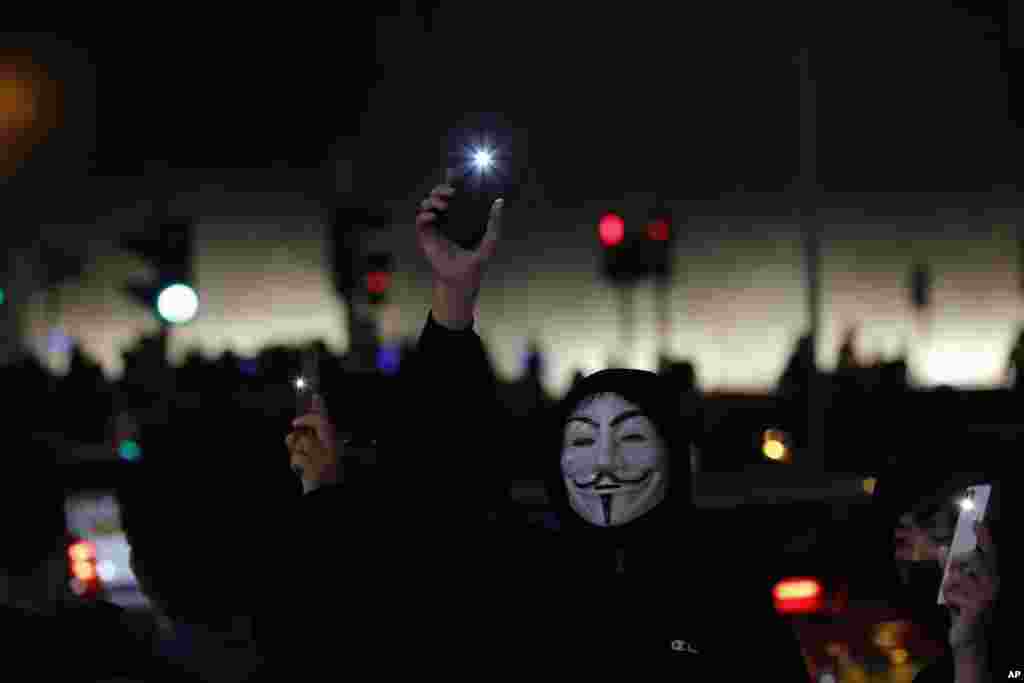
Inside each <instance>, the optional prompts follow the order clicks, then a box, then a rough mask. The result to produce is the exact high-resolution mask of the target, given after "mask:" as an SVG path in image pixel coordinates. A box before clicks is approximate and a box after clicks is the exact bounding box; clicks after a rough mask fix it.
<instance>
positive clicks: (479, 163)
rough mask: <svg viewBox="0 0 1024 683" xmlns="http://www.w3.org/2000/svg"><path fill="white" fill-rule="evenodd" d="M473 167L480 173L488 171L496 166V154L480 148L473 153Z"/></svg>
mask: <svg viewBox="0 0 1024 683" xmlns="http://www.w3.org/2000/svg"><path fill="white" fill-rule="evenodd" d="M473 165H474V166H475V167H476V168H477V170H479V171H486V170H488V169H490V168H491V166H493V165H494V154H493V153H492V152H491V151H490V150H489V149H486V148H480V149H477V150H475V151H474V152H473Z"/></svg>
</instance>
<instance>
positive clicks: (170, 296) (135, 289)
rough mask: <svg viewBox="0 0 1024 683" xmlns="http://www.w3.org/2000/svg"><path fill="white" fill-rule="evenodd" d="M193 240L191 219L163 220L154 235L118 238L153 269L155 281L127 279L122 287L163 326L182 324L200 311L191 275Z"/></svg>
mask: <svg viewBox="0 0 1024 683" xmlns="http://www.w3.org/2000/svg"><path fill="white" fill-rule="evenodd" d="M194 239H195V227H194V226H193V224H192V223H191V222H189V221H183V220H171V221H166V222H164V223H162V224H161V225H160V228H159V231H158V233H157V234H156V235H154V236H141V237H139V236H133V237H128V238H124V239H122V240H121V244H122V246H124V247H125V248H127V249H129V250H131V251H134V252H135V253H137V254H139V255H140V256H142V257H143V258H144V259H145V260H146V261H147V262H148V263H149V264H150V265H151V266H153V268H154V269H155V270H156V278H155V279H154V280H150V281H146V282H129V283H128V284H127V285H126V286H125V289H126V290H127V291H128V293H129V294H131V295H132V296H133V297H134V298H135V299H136V300H137V301H139V302H140V303H142V304H143V305H144V306H147V307H149V308H150V310H152V311H153V313H154V314H155V315H156V316H157V318H159V319H160V321H161V322H162V323H164V324H165V325H184V324H186V323H189V322H191V321H192V320H193V319H195V317H196V315H197V314H198V312H199V295H198V293H197V291H196V289H195V287H194V286H193V277H192V246H193V242H194Z"/></svg>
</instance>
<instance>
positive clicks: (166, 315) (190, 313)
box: [156, 284, 199, 325]
mask: <svg viewBox="0 0 1024 683" xmlns="http://www.w3.org/2000/svg"><path fill="white" fill-rule="evenodd" d="M156 310H157V313H159V314H160V317H161V318H163V319H164V320H166V321H167V322H169V323H171V324H172V325H181V324H184V323H187V322H189V321H191V320H192V319H193V318H195V317H196V313H197V312H198V311H199V296H198V295H197V294H196V292H195V290H194V289H192V288H191V287H189V286H188V285H183V284H175V285H171V286H170V287H167V288H166V289H164V290H163V291H162V292H160V296H159V297H157V300H156Z"/></svg>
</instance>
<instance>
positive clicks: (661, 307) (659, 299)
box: [654, 277, 672, 361]
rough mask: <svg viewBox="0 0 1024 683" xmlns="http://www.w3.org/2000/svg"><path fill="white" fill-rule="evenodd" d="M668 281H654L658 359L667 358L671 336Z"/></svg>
mask: <svg viewBox="0 0 1024 683" xmlns="http://www.w3.org/2000/svg"><path fill="white" fill-rule="evenodd" d="M669 284H670V283H669V280H668V278H667V277H658V278H656V279H655V281H654V297H655V305H656V306H657V310H658V359H659V361H660V360H661V359H664V358H668V355H669V340H670V339H671V336H672V319H671V308H670V306H669V291H670V290H669Z"/></svg>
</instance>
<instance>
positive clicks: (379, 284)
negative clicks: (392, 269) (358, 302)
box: [366, 270, 391, 294]
mask: <svg viewBox="0 0 1024 683" xmlns="http://www.w3.org/2000/svg"><path fill="white" fill-rule="evenodd" d="M390 287H391V273H389V272H387V271H384V270H374V271H371V272H369V273H367V274H366V291H367V292H369V293H370V294H384V293H386V292H387V291H388V289H390Z"/></svg>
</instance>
